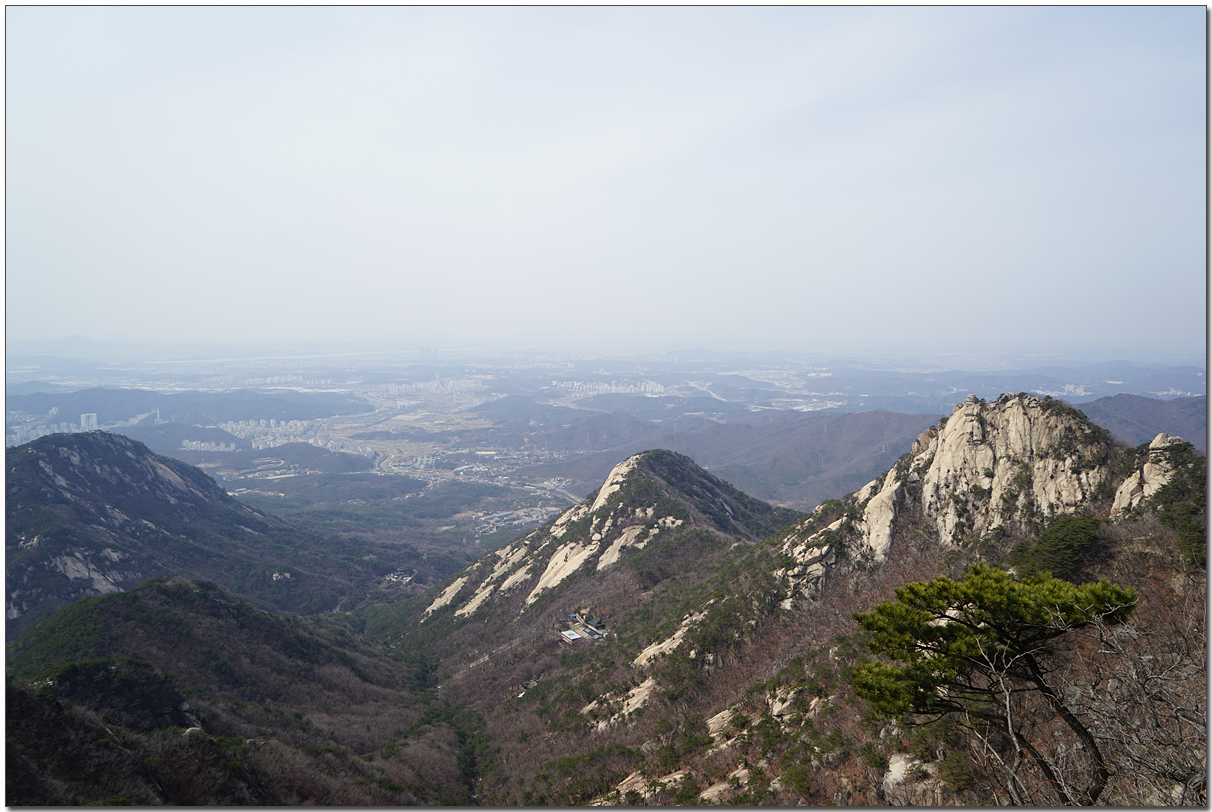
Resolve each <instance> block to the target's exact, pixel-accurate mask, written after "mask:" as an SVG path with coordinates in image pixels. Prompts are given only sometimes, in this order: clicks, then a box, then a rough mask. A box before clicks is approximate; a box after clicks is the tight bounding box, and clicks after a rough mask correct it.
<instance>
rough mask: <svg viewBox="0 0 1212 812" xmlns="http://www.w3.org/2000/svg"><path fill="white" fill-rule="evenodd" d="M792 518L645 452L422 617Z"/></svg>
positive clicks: (747, 535)
mask: <svg viewBox="0 0 1212 812" xmlns="http://www.w3.org/2000/svg"><path fill="white" fill-rule="evenodd" d="M795 515H796V514H794V512H792V511H787V510H785V509H779V508H774V507H772V506H771V505H769V504H767V503H765V502H762V501H760V500H757V499H753V498H752V497H749V496H746V495H745V494H743V493H741V492H740V491H738V490H737V489H735V488H733V487H732V486H731V485H728V483H726V482H724V481H723V480H720V479H718V478H717V477H714V476H712V475H711V474H709V473H707V472H706V471H704V470H703V469H702V468H700V467H699V466H697V465H695V464H694V461H693V460H691V459H690V458H689V457H686V456H683V455H681V454H675V453H674V452H672V451H663V450H654V451H645V452H642V453H640V454H635V455H633V456H631V457H628V458H627V459H625V460H623V461H622V462H620V463H619V464H618V465H616V466H615V467H614V470H612V471H611V472H610V476H608V477H607V478H606V481H605V482H604V483H603V484H602V487H601V488H599V489H598V491H597V492H596V493H595V494H591V495H590V496H589V497H588V498H587V499H586V500H585V501H583V502H582V503H581V504H579V505H576V506H574V507H572V508H570V509H569V510H567V511H565V512H564V513H563V514H562V515H560V516H559V517H558V518H556V519H555V520H554V521H553V522H552V523H551V524H549V525H548V526H546V527H544V528H542V529H540V530H536V531H535V532H533V533H531V534H529V535H527V536H525V537H524V538H521V539H519V540H517V541H515V542H512V543H510V544H507V545H505V546H504V547H502V548H500V549H498V550H496V551H494V552H493V553H491V554H489V555H487V556H485V557H483V558H481V559H480V561H479V562H478V563H477V564H475V565H473V566H472V567H471V568H469V569H468V570H466V571H465V572H464V574H462V575H460V577H459V578H458V579H457V580H455V581H453V582H452V583H451V584H450V585H449V586H448V587H446V588H445V589H444V590H442V591H441V592H439V593H438V594H437V595H435V597H434V599H433V600H432V601H431V602H430V604H429V606H428V607H427V608H426V610H425V617H429V616H431V615H433V613H435V612H438V611H439V610H441V609H443V608H444V607H447V606H454V607H455V609H454V614H455V616H456V617H467V616H470V615H472V614H473V613H475V612H478V611H481V610H485V609H486V607H488V606H489V605H492V604H493V603H494V602H495V601H496V600H497V599H498V598H499V599H503V600H505V601H506V602H507V603H508V604H509V605H510V606H511V611H520V610H521V609H525V608H526V607H528V606H530V605H532V604H534V603H535V602H536V601H538V600H539V599H540V598H541V597H542V596H543V595H544V594H545V593H547V592H548V591H550V590H552V589H556V588H558V587H559V586H560V585H561V584H563V583H565V582H566V581H567V580H568V579H569V578H570V577H571V576H572V575H573V574H575V573H578V572H582V571H584V572H588V573H591V574H596V573H600V572H602V571H604V570H607V569H609V568H611V567H613V566H616V565H617V564H618V562H619V561H620V559H621V558H623V557H624V556H626V555H627V554H628V552H629V551H632V550H642V549H644V548H645V547H647V546H648V545H650V544H652V543H653V542H655V541H656V540H658V539H660V538H663V537H667V536H670V535H676V534H678V533H682V532H686V531H688V530H691V529H702V530H706V531H708V532H712V533H718V534H720V535H723V536H730V537H733V538H735V539H736V540H743V541H757V540H759V539H761V538H762V537H763V536H764V535H765V534H767V533H769V532H771V531H772V530H774V529H777V528H778V527H779V526H780V523H781V522H785V521H787V520H788V519H790V518H792V517H794V516H795ZM515 604H517V605H515Z"/></svg>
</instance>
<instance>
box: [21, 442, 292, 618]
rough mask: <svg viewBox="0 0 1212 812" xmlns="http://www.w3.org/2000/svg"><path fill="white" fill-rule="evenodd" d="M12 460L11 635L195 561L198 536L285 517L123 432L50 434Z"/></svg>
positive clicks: (199, 553)
mask: <svg viewBox="0 0 1212 812" xmlns="http://www.w3.org/2000/svg"><path fill="white" fill-rule="evenodd" d="M5 465H6V472H7V482H6V493H5V516H6V520H7V523H6V528H5V593H6V598H5V617H6V621H7V632H8V635H9V637H10V639H11V638H12V637H14V636H15V635H16V634H19V633H20V632H21V631H24V629H25V628H26V627H28V626H29V625H30V623H31V622H33V621H35V620H37V619H41V617H42V616H45V615H49V614H50V612H51V611H53V610H54V609H56V608H58V607H60V606H64V605H66V604H68V603H71V602H72V601H75V600H78V599H79V598H83V597H89V596H92V595H104V594H108V593H111V592H117V591H121V590H124V589H129V588H130V587H132V586H134V585H135V584H138V583H140V582H142V581H144V580H146V579H148V578H151V577H154V576H157V575H162V574H165V573H168V572H172V571H174V570H175V569H181V568H182V563H183V562H185V563H186V568H188V567H189V564H190V563H192V562H193V561H194V560H195V559H199V558H202V557H204V555H205V551H203V550H201V548H198V547H197V546H196V544H191V542H196V541H197V540H198V539H199V534H201V533H211V534H216V533H218V534H223V535H228V534H231V533H232V531H235V533H237V534H243V533H250V534H256V533H259V532H263V531H265V530H267V529H269V528H271V527H275V526H278V525H280V524H281V522H279V521H278V520H276V519H272V518H271V517H268V516H266V515H264V514H262V513H260V512H258V511H256V510H253V509H252V508H249V507H248V506H246V505H243V504H241V503H240V502H238V501H236V500H235V499H233V498H232V497H230V496H228V494H227V492H226V491H225V490H224V489H223V488H221V487H220V486H219V485H218V483H216V482H215V481H214V480H213V479H211V478H210V477H208V476H207V475H206V474H204V473H202V472H201V471H200V470H198V469H197V468H194V467H192V466H190V465H186V464H185V463H182V462H179V461H177V460H173V459H169V458H166V457H160V456H157V455H155V454H153V453H151V451H150V450H149V449H148V448H147V447H146V446H144V445H143V444H142V443H139V442H136V441H134V440H131V439H130V438H128V437H124V436H122V435H120V434H110V433H107V432H102V431H94V432H85V433H81V434H72V435H50V436H48V437H43V438H41V439H39V440H37V441H35V442H33V443H29V444H28V445H25V446H21V447H19V448H15V449H10V450H9V451H8V452H7V453H6V455H5ZM178 551H179V552H178ZM207 575H208V576H210V574H209V573H207ZM210 577H213V576H210ZM31 613H32V614H31ZM27 616H28V617H27Z"/></svg>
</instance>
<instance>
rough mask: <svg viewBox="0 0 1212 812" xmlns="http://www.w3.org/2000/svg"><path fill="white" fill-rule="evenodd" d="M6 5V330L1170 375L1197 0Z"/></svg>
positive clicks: (1197, 215)
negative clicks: (1126, 353) (921, 357)
mask: <svg viewBox="0 0 1212 812" xmlns="http://www.w3.org/2000/svg"><path fill="white" fill-rule="evenodd" d="M5 16H6V34H7V36H6V85H7V87H6V90H7V96H6V107H7V109H6V118H7V121H6V133H7V135H6V149H7V157H8V159H9V160H8V164H7V166H8V169H7V179H6V183H7V200H6V203H7V206H6V212H7V219H6V228H7V246H6V247H7V250H6V283H5V286H6V308H5V314H6V341H7V342H9V343H10V344H20V343H21V342H28V341H33V340H41V339H64V338H66V337H68V336H73V335H78V336H87V337H88V338H89V339H92V340H97V341H114V340H122V341H135V342H143V343H147V342H165V343H180V342H207V343H211V344H233V345H234V344H238V343H241V342H260V343H265V342H282V343H291V342H309V343H312V344H314V343H322V342H330V343H341V342H371V341H380V340H392V341H399V342H407V343H408V344H409V345H410V346H411V345H415V346H416V347H417V348H420V347H421V346H425V347H443V346H476V345H485V346H489V345H509V344H518V345H526V346H538V345H543V346H570V345H584V344H592V343H596V344H601V345H618V346H635V347H641V346H643V347H652V348H655V349H657V350H659V349H660V348H665V349H666V350H668V349H673V348H677V347H681V348H686V347H703V348H705V349H708V350H717V351H720V350H731V349H736V350H779V349H784V350H789V351H795V352H803V351H812V350H820V351H823V352H834V353H841V352H845V351H884V350H889V351H891V350H894V349H896V348H898V347H904V348H906V353H907V354H908V353H910V352H934V353H948V352H969V351H972V352H991V353H1005V354H1012V353H1042V354H1047V353H1050V352H1055V351H1057V350H1059V349H1064V351H1066V352H1069V351H1081V350H1083V348H1113V347H1125V348H1132V350H1133V351H1135V352H1139V353H1141V354H1142V355H1152V356H1156V357H1157V359H1158V360H1159V361H1162V362H1169V359H1172V358H1175V357H1179V356H1181V357H1184V358H1185V357H1198V356H1199V355H1200V354H1201V353H1202V355H1203V358H1204V360H1205V363H1206V340H1207V256H1206V240H1207V233H1206V232H1207V206H1206V196H1207V165H1206V143H1207V131H1206V116H1207V85H1206V64H1207V43H1206V36H1205V33H1206V25H1207V13H1206V9H1205V8H1203V7H1199V6H1193V7H1187V6H1169V7H1108V6H1102V7H1000V8H982V7H951V8H946V7H929V8H894V7H883V8H859V7H851V8H845V7H842V8H824V7H762V8H745V7H698V8H678V7H665V8H605V7H604V8H572V7H565V8H539V7H532V8H496V7H480V8H437V7H435V8H415V7H414V8H409V7H396V8H371V7H366V8H339V7H291V8H270V7H262V8H238V7H194V8H169V7H119V8H99V7H37V6H29V7H10V8H8V9H6V13H5ZM910 347H912V348H919V349H913V350H910V349H908V348H910Z"/></svg>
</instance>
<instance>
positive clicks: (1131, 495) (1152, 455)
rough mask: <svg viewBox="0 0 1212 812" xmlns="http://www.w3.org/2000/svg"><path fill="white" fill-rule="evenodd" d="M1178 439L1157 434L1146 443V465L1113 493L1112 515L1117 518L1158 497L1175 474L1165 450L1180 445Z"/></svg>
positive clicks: (1180, 441)
mask: <svg viewBox="0 0 1212 812" xmlns="http://www.w3.org/2000/svg"><path fill="white" fill-rule="evenodd" d="M1182 442H1183V439H1182V438H1181V437H1171V436H1170V435H1169V434H1159V435H1157V436H1156V437H1154V438H1153V442H1151V443H1149V450H1148V453H1147V456H1146V458H1145V463H1144V465H1142V466H1141V467H1140V469H1139V470H1137V471H1133V472H1132V474H1131V476H1129V477H1128V478H1127V479H1125V480H1124V483H1123V484H1122V485H1120V486H1119V490H1117V491H1116V492H1115V501H1114V502H1113V503H1112V505H1111V515H1112V516H1118V515H1120V514H1123V513H1126V512H1128V511H1130V510H1133V509H1134V508H1137V507H1139V506H1140V505H1141V503H1143V502H1144V501H1145V500H1146V499H1148V498H1149V497H1150V496H1152V495H1153V494H1155V493H1157V492H1158V491H1159V490H1160V489H1161V488H1162V487H1163V486H1164V485H1166V483H1168V482H1169V481H1170V478H1171V476H1172V475H1173V474H1174V471H1175V467H1174V461H1173V459H1172V458H1171V457H1170V455H1169V454H1167V453H1166V451H1167V449H1169V448H1171V447H1173V446H1178V445H1181V444H1182Z"/></svg>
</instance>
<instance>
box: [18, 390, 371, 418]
mask: <svg viewBox="0 0 1212 812" xmlns="http://www.w3.org/2000/svg"><path fill="white" fill-rule="evenodd" d="M53 408H54V409H58V410H59V413H60V414H63V415H66V416H67V417H68V419H71V420H79V418H80V415H81V414H93V413H95V414H96V415H97V420H98V422H100V423H102V424H104V423H108V422H112V421H122V420H130V419H132V418H135V417H139V416H141V415H146V414H148V413H149V412H155V411H157V410H159V412H160V416H161V418H162V419H164V420H175V421H177V422H179V423H192V424H196V425H200V426H213V425H216V424H218V423H225V422H227V421H229V420H271V419H272V420H314V419H316V418H320V417H333V416H336V415H343V414H357V413H359V412H367V411H371V408H372V407H371V406H370V404H369V403H367V402H366V401H365V400H364V399H362V398H359V397H353V396H350V395H342V394H334V393H328V392H324V393H319V392H294V391H290V390H278V391H273V392H258V391H254V390H251V389H237V390H235V391H231V392H178V393H172V394H164V393H161V392H153V391H151V390H147V389H102V388H98V389H82V390H79V391H76V392H62V393H61V392H35V393H31V394H18V395H9V396H8V398H7V403H6V405H5V409H6V410H7V411H10V412H26V413H30V414H45V413H46V412H49V411H50V410H51V409H53Z"/></svg>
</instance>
